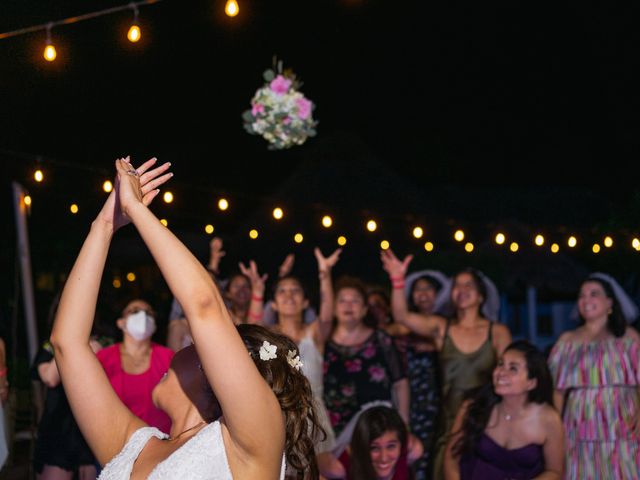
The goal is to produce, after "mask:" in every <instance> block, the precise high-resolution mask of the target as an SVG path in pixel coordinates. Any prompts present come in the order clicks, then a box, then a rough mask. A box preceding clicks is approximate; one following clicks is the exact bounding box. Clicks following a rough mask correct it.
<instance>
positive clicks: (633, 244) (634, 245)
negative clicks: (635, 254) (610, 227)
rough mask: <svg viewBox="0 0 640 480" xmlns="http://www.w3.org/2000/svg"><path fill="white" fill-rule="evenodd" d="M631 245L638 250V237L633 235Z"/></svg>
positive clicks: (639, 246) (639, 243)
mask: <svg viewBox="0 0 640 480" xmlns="http://www.w3.org/2000/svg"><path fill="white" fill-rule="evenodd" d="M631 246H632V247H633V248H634V249H636V250H640V240H639V239H638V237H634V238H633V240H631Z"/></svg>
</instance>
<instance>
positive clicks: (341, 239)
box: [338, 235, 347, 247]
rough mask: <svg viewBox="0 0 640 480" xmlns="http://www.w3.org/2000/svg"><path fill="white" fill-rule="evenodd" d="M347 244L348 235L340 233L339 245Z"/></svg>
mask: <svg viewBox="0 0 640 480" xmlns="http://www.w3.org/2000/svg"><path fill="white" fill-rule="evenodd" d="M346 244H347V237H345V236H344V235H340V236H339V237H338V245H340V246H341V247H344V246H345V245H346Z"/></svg>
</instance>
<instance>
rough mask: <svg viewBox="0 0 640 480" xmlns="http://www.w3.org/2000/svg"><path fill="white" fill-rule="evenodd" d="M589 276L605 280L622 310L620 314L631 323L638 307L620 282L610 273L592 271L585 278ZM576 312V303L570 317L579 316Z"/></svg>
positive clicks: (636, 314) (636, 316)
mask: <svg viewBox="0 0 640 480" xmlns="http://www.w3.org/2000/svg"><path fill="white" fill-rule="evenodd" d="M590 278H597V279H598V280H601V281H603V282H606V283H607V284H608V285H609V286H610V287H611V290H613V295H614V296H615V297H616V300H617V301H618V304H619V305H620V310H621V311H622V316H623V317H624V319H625V320H626V321H627V323H633V321H634V320H635V319H636V318H638V307H637V305H636V304H635V303H634V302H633V300H631V297H630V296H629V295H627V292H625V291H624V289H623V288H622V287H621V286H620V284H619V283H618V282H617V281H616V279H615V278H613V277H612V276H611V275H609V274H606V273H603V272H593V273H590V274H589V276H588V277H587V280H589V279H590ZM579 315H580V314H579V312H578V304H577V303H576V305H575V306H574V307H573V310H572V312H571V318H572V319H573V320H576V319H577V318H578V317H579Z"/></svg>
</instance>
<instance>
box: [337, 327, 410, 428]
mask: <svg viewBox="0 0 640 480" xmlns="http://www.w3.org/2000/svg"><path fill="white" fill-rule="evenodd" d="M405 377H406V375H405V371H404V368H403V366H402V360H401V358H400V355H399V354H398V351H397V350H396V347H395V345H394V344H393V340H392V339H391V337H390V336H389V335H388V334H387V333H386V332H384V331H382V330H374V331H373V332H372V333H371V335H370V336H369V337H368V338H367V339H366V340H365V341H364V342H363V343H362V344H360V345H355V346H344V345H339V344H337V343H335V342H334V341H333V340H329V341H328V342H327V344H326V346H325V352H324V403H325V405H326V407H327V411H328V412H329V418H330V420H331V425H332V426H333V429H334V432H335V434H336V436H339V435H340V432H341V431H342V429H343V428H344V427H345V425H346V424H347V423H348V422H349V420H350V419H351V417H352V416H353V415H355V414H356V413H357V412H358V411H359V410H360V407H361V406H362V405H365V404H366V403H369V402H372V401H375V400H391V395H392V387H393V384H394V383H395V382H397V381H398V380H401V379H403V378H405Z"/></svg>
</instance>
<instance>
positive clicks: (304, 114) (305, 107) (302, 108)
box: [296, 97, 311, 120]
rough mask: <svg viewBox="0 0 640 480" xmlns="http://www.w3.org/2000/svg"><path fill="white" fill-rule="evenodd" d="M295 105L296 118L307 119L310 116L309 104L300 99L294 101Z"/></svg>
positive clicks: (305, 100)
mask: <svg viewBox="0 0 640 480" xmlns="http://www.w3.org/2000/svg"><path fill="white" fill-rule="evenodd" d="M296 105H297V106H298V117H299V118H300V119H301V120H306V119H307V118H309V115H311V102H310V101H309V100H307V99H306V98H304V97H302V98H298V99H297V100H296Z"/></svg>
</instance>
